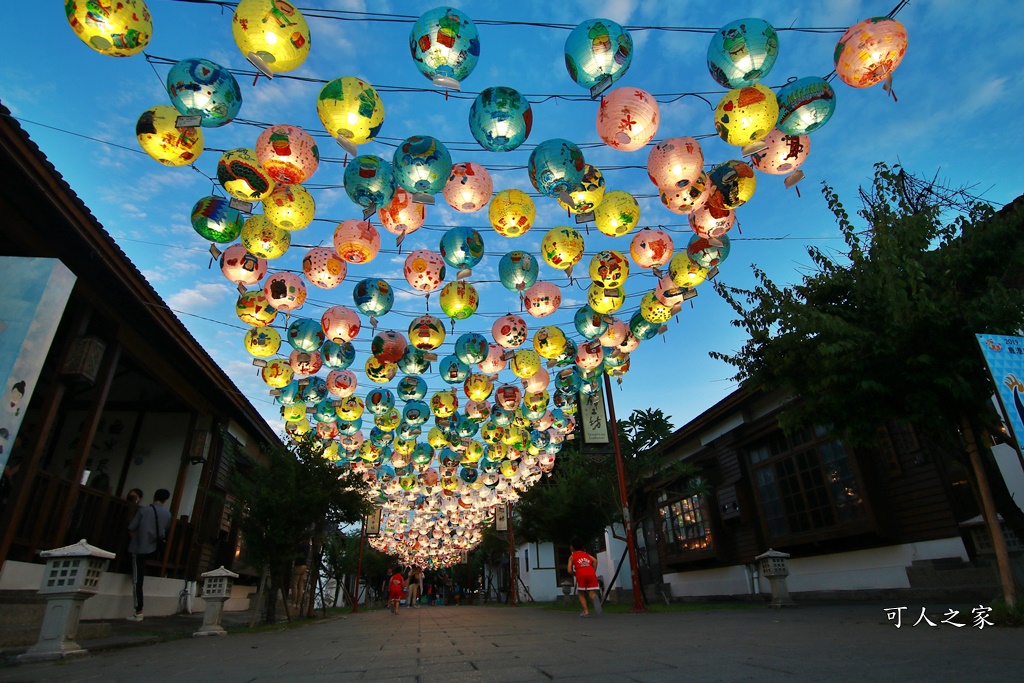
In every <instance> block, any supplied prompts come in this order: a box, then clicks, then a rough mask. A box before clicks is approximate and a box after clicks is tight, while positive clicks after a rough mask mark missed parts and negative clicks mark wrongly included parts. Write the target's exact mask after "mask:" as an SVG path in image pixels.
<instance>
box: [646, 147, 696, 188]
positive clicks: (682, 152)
mask: <svg viewBox="0 0 1024 683" xmlns="http://www.w3.org/2000/svg"><path fill="white" fill-rule="evenodd" d="M703 170H704V151H703V150H702V149H701V147H700V143H699V142H697V140H696V139H695V138H692V137H689V136H686V137H680V138H667V139H665V140H662V141H661V142H659V143H658V144H656V145H655V146H654V147H652V148H651V151H650V153H649V154H648V155H647V176H648V177H649V178H650V179H651V182H652V183H654V184H655V185H656V186H657V187H659V188H668V187H671V188H684V187H688V186H689V185H690V184H692V183H694V182H696V180H697V179H698V178H700V174H701V173H702V172H703Z"/></svg>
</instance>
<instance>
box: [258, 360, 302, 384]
mask: <svg viewBox="0 0 1024 683" xmlns="http://www.w3.org/2000/svg"><path fill="white" fill-rule="evenodd" d="M260 377H262V378H263V381H264V382H266V383H267V386H270V387H272V388H274V389H282V388H284V387H286V386H288V384H289V383H290V382H291V381H292V378H293V377H295V371H294V370H292V367H291V365H289V364H288V361H286V360H284V359H283V358H274V359H273V360H270V361H267V364H266V366H265V367H264V368H263V369H262V370H261V371H260Z"/></svg>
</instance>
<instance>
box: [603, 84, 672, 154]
mask: <svg viewBox="0 0 1024 683" xmlns="http://www.w3.org/2000/svg"><path fill="white" fill-rule="evenodd" d="M658 114H659V112H658V103H657V102H656V101H655V99H654V96H653V95H651V94H650V93H649V92H647V91H645V90H640V89H639V88H616V89H615V90H612V91H611V92H610V93H608V94H607V95H605V96H604V97H603V98H601V106H600V107H598V109H597V134H598V136H600V138H601V139H602V140H604V142H605V144H607V145H608V146H609V147H611V148H613V149H617V150H619V151H620V152H632V151H634V150H638V149H640V148H641V147H643V146H644V145H646V144H647V143H648V142H650V141H651V139H652V138H653V137H654V134H655V133H657V132H658V120H659V116H658Z"/></svg>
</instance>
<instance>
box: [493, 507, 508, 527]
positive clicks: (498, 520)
mask: <svg viewBox="0 0 1024 683" xmlns="http://www.w3.org/2000/svg"><path fill="white" fill-rule="evenodd" d="M494 530H495V531H508V508H506V507H505V506H504V505H495V506H494Z"/></svg>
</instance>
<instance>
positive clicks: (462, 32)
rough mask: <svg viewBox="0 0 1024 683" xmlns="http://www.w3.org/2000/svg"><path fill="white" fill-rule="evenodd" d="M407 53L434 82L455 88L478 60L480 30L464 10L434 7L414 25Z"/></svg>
mask: <svg viewBox="0 0 1024 683" xmlns="http://www.w3.org/2000/svg"><path fill="white" fill-rule="evenodd" d="M409 52H411V53H412V60H413V62H414V63H415V64H416V68H417V69H419V70H420V73H421V74H423V75H424V76H426V77H427V78H429V79H430V80H431V81H432V82H433V83H434V85H438V86H441V87H444V88H452V89H453V90H458V89H459V87H460V83H461V81H462V80H463V79H465V78H466V76H468V75H469V74H470V73H471V72H472V71H473V68H474V67H475V66H476V63H477V61H478V60H479V59H480V33H479V32H478V31H477V30H476V24H474V23H473V20H472V19H470V18H469V17H468V16H467V15H466V14H465V13H464V12H462V11H460V10H457V9H455V8H454V7H437V8H435V9H432V10H430V11H429V12H424V13H423V14H422V15H420V18H419V19H417V20H416V23H415V24H413V27H412V32H411V33H409Z"/></svg>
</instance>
